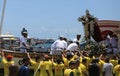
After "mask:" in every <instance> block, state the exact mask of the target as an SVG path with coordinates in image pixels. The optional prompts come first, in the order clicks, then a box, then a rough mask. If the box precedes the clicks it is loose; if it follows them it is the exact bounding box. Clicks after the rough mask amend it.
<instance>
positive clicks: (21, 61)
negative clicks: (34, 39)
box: [18, 57, 30, 65]
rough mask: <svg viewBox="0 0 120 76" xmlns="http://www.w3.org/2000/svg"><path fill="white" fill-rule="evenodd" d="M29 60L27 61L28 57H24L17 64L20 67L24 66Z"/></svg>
mask: <svg viewBox="0 0 120 76" xmlns="http://www.w3.org/2000/svg"><path fill="white" fill-rule="evenodd" d="M29 60H30V59H29V58H28V57H24V58H23V59H22V60H19V61H18V63H19V64H20V65H22V64H26V62H28V61H29Z"/></svg>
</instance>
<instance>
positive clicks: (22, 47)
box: [20, 28, 29, 53]
mask: <svg viewBox="0 0 120 76" xmlns="http://www.w3.org/2000/svg"><path fill="white" fill-rule="evenodd" d="M21 34H22V37H21V38H20V52H22V53H26V52H27V50H28V49H29V46H28V44H27V36H28V33H27V30H26V29H25V28H23V30H22V31H21Z"/></svg>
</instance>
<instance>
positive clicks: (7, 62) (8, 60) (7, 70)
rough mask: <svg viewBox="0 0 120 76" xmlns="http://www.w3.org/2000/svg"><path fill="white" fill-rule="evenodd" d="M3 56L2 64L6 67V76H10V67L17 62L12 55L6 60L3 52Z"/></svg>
mask: <svg viewBox="0 0 120 76" xmlns="http://www.w3.org/2000/svg"><path fill="white" fill-rule="evenodd" d="M1 54H2V63H3V65H4V76H8V75H9V66H10V65H12V64H14V63H15V62H14V61H13V60H12V59H13V56H12V55H10V54H9V55H7V56H6V58H5V56H4V52H3V51H2V52H1Z"/></svg>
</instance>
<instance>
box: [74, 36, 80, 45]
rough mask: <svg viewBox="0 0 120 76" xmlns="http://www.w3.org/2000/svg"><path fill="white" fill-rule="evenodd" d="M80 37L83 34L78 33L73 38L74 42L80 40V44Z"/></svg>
mask: <svg viewBox="0 0 120 76" xmlns="http://www.w3.org/2000/svg"><path fill="white" fill-rule="evenodd" d="M80 38H81V35H80V34H77V35H76V38H75V39H74V40H73V42H76V41H77V42H79V44H80Z"/></svg>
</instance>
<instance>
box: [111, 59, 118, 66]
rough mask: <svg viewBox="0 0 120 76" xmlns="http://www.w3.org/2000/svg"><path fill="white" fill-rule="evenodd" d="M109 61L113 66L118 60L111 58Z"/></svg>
mask: <svg viewBox="0 0 120 76" xmlns="http://www.w3.org/2000/svg"><path fill="white" fill-rule="evenodd" d="M110 62H111V63H112V64H113V67H115V66H116V65H117V64H118V60H114V59H111V60H110Z"/></svg>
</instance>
